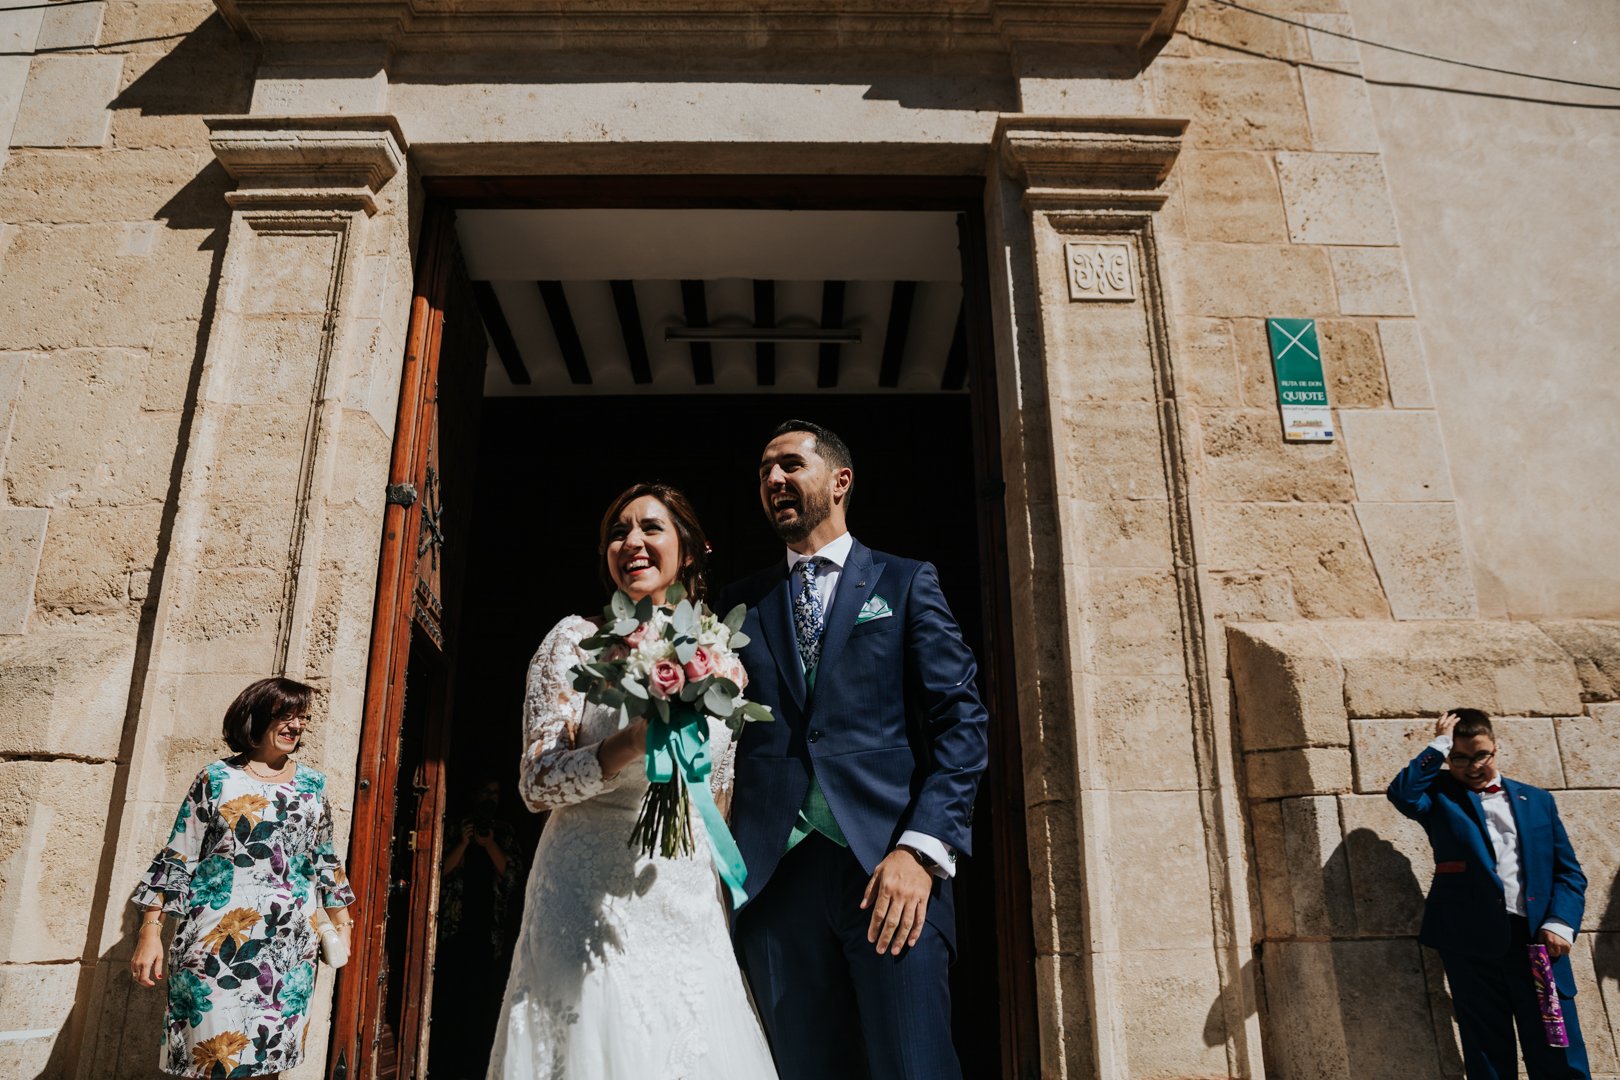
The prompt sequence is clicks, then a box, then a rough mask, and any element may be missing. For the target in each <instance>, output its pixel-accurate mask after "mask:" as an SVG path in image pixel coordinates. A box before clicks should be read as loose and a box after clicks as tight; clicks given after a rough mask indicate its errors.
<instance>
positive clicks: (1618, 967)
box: [1577, 853, 1620, 1030]
mask: <svg viewBox="0 0 1620 1080" xmlns="http://www.w3.org/2000/svg"><path fill="white" fill-rule="evenodd" d="M1577 854H1578V853H1577ZM1587 923H1588V924H1590V923H1591V919H1590V918H1588V919H1587ZM1592 968H1593V970H1594V971H1595V972H1596V973H1597V984H1598V987H1599V992H1600V993H1601V995H1602V997H1603V998H1604V999H1606V1000H1607V1001H1609V1002H1611V1003H1612V1004H1611V1005H1610V1006H1609V1008H1610V1012H1611V1014H1620V873H1616V874H1615V876H1614V884H1613V885H1611V886H1610V887H1609V906H1608V907H1607V908H1606V909H1604V912H1603V918H1602V919H1601V920H1600V921H1599V922H1598V933H1595V934H1593V935H1592ZM1588 1026H1590V1025H1588V1023H1587V1021H1586V1020H1585V1018H1584V1014H1583V1017H1582V1020H1581V1027H1582V1029H1583V1030H1584V1029H1585V1028H1587V1027H1588Z"/></svg>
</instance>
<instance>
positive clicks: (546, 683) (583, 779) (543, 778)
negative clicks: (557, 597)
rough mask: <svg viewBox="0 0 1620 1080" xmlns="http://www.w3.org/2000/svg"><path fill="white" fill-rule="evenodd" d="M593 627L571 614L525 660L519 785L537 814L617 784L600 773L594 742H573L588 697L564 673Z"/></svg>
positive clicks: (579, 656)
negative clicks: (521, 756) (531, 657)
mask: <svg viewBox="0 0 1620 1080" xmlns="http://www.w3.org/2000/svg"><path fill="white" fill-rule="evenodd" d="M593 632H594V628H593V627H592V626H591V624H590V623H589V622H587V621H586V620H584V619H582V618H580V617H579V616H577V615H570V616H569V617H568V618H566V619H564V620H563V621H562V622H560V623H558V624H557V625H556V627H555V628H553V629H552V631H551V633H549V634H547V635H546V639H545V641H543V642H541V643H540V648H539V650H538V651H536V652H535V654H534V659H533V660H532V661H531V662H530V663H529V683H528V691H527V693H526V694H525V695H524V698H523V763H522V766H521V768H520V773H519V776H518V790H519V791H521V792H522V793H523V801H524V803H525V804H527V805H528V807H529V809H530V810H533V811H535V812H536V813H538V812H540V811H543V810H555V809H557V808H558V807H560V806H569V805H572V804H573V803H579V802H584V801H585V800H586V799H592V798H595V797H596V796H598V795H601V794H602V793H603V792H606V791H611V790H613V789H614V788H615V787H617V786H618V783H617V778H614V779H611V780H609V779H604V778H603V776H602V764H601V762H600V761H598V760H597V757H596V746H595V745H591V746H579V745H577V740H578V738H579V726H580V721H581V720H583V719H584V717H585V705H586V702H585V695H584V694H583V693H581V692H580V691H578V690H575V689H574V680H573V678H572V677H571V676H570V675H569V674H568V672H569V669H571V668H572V667H574V665H576V664H579V663H581V662H583V660H584V654H583V653H581V652H580V649H579V643H580V642H581V641H583V640H584V639H585V638H587V637H589V636H590V635H591V634H592V633H593ZM619 775H621V776H622V775H623V773H622V772H621V773H620V774H619Z"/></svg>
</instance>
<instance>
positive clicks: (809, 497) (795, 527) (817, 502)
mask: <svg viewBox="0 0 1620 1080" xmlns="http://www.w3.org/2000/svg"><path fill="white" fill-rule="evenodd" d="M831 514H832V495H831V494H829V493H828V492H825V491H806V492H803V493H802V494H800V496H799V513H798V514H797V516H795V517H794V518H793V520H792V521H790V522H788V523H786V524H778V523H777V521H776V518H775V517H774V516H769V520H770V523H771V528H772V529H774V530H776V535H777V536H779V537H781V538H782V542H783V543H787V544H797V543H798V542H799V541H801V540H803V539H804V538H805V537H807V536H809V535H810V534H811V533H813V532H815V531H816V529H817V528H818V527H819V526H820V525H821V523H822V522H823V521H826V520H827V518H828V517H829V516H831Z"/></svg>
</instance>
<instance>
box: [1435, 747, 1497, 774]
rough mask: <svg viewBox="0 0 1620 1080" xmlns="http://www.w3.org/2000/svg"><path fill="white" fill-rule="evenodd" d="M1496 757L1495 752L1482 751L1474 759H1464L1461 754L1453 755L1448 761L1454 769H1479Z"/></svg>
mask: <svg viewBox="0 0 1620 1080" xmlns="http://www.w3.org/2000/svg"><path fill="white" fill-rule="evenodd" d="M1495 756H1496V751H1495V750H1481V751H1480V752H1479V753H1477V754H1475V755H1473V756H1472V757H1464V756H1463V755H1461V754H1452V755H1451V756H1450V757H1448V758H1446V761H1447V762H1449V763H1450V765H1451V767H1452V768H1453V769H1477V768H1479V767H1480V766H1481V765H1483V764H1485V763H1486V762H1487V761H1489V760H1491V758H1493V757H1495Z"/></svg>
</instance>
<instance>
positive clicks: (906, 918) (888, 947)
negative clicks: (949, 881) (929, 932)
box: [861, 848, 934, 956]
mask: <svg viewBox="0 0 1620 1080" xmlns="http://www.w3.org/2000/svg"><path fill="white" fill-rule="evenodd" d="M933 890H934V875H933V874H930V873H929V872H928V871H927V870H925V869H923V865H922V863H920V862H918V861H917V857H916V856H915V855H913V854H912V853H911V852H909V851H907V850H906V849H905V848H896V849H895V850H894V851H891V852H889V854H888V856H887V857H886V858H885V859H884V860H883V861H882V862H880V863H878V865H877V869H876V870H874V871H873V872H872V880H871V881H868V882H867V883H866V895H865V896H863V897H861V910H862V911H865V910H867V909H868V908H870V909H871V910H872V922H871V924H870V925H869V926H867V928H866V940H867V941H871V942H876V943H877V951H878V952H879V953H883V952H889V953H892V954H894V955H895V956H899V955H900V950H901V949H903V948H906V947H907V946H911V945H915V944H917V939H918V938H920V937H922V932H923V919H924V917H925V916H926V915H927V914H928V897H929V896H930V895H932V893H933Z"/></svg>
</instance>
